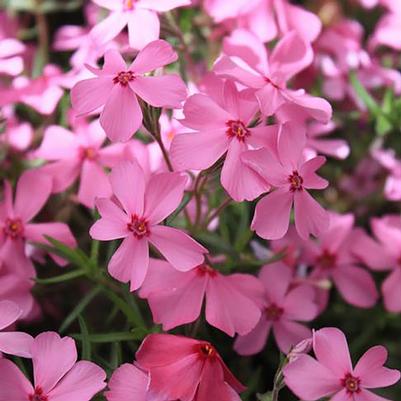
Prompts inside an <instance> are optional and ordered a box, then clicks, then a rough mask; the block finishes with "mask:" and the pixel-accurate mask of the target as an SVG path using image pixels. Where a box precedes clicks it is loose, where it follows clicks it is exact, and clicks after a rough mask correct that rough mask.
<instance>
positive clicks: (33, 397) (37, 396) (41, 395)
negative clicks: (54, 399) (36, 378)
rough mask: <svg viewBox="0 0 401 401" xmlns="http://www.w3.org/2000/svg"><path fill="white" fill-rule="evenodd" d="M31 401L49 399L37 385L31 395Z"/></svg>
mask: <svg viewBox="0 0 401 401" xmlns="http://www.w3.org/2000/svg"><path fill="white" fill-rule="evenodd" d="M29 401H48V397H47V395H46V394H44V393H43V390H42V389H41V388H40V387H36V388H35V392H34V393H33V394H31V395H30V396H29Z"/></svg>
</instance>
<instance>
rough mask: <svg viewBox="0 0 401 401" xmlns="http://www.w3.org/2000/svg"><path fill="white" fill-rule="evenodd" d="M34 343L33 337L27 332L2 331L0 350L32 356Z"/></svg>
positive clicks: (27, 356) (22, 355) (24, 356)
mask: <svg viewBox="0 0 401 401" xmlns="http://www.w3.org/2000/svg"><path fill="white" fill-rule="evenodd" d="M32 343H33V337H31V336H30V335H29V334H26V333H20V332H11V331H8V332H5V333H0V352H4V353H5V354H9V355H17V356H20V357H22V358H30V357H31V347H32Z"/></svg>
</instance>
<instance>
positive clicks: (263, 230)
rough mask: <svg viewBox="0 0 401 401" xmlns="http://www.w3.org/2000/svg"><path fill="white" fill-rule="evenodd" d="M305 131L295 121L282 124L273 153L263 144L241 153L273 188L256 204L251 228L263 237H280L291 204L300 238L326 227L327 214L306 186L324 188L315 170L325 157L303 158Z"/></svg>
mask: <svg viewBox="0 0 401 401" xmlns="http://www.w3.org/2000/svg"><path fill="white" fill-rule="evenodd" d="M305 142H306V137H305V132H304V131H303V130H302V129H299V127H296V126H295V125H292V124H289V123H286V124H284V125H282V127H281V131H280V133H279V137H278V142H277V153H276V154H274V153H272V152H271V151H270V150H268V149H266V148H264V149H259V150H254V151H249V152H247V153H244V154H243V155H242V160H243V162H244V163H246V164H248V165H249V166H250V167H252V168H253V169H254V170H255V171H256V172H258V173H259V174H260V175H261V176H262V177H264V178H265V179H266V181H267V182H269V183H270V184H271V185H272V186H273V187H275V188H276V189H275V190H274V191H273V192H271V193H269V194H268V195H266V196H265V197H264V198H263V199H261V200H260V201H259V202H258V204H257V205H256V210H255V215H254V218H253V221H252V225H251V227H252V229H253V230H255V231H256V233H257V234H258V235H259V236H260V237H262V238H265V239H280V238H282V237H283V236H284V235H285V234H286V232H287V231H288V226H289V221H290V212H291V209H292V205H293V204H294V212H295V228H296V229H297V232H298V234H299V235H300V237H301V238H308V236H309V235H310V234H313V235H314V236H319V235H320V234H321V233H322V232H324V231H325V230H326V229H327V226H328V215H327V213H326V211H325V210H324V209H323V208H322V207H321V206H320V205H319V204H318V203H317V202H316V201H315V200H314V199H313V198H312V196H311V195H310V194H309V192H308V191H307V189H324V188H326V187H327V185H328V183H327V181H326V180H324V179H323V178H321V177H319V176H318V175H317V174H316V173H315V172H316V170H317V169H318V168H320V167H321V166H322V165H323V164H324V163H325V161H326V159H325V158H324V157H323V156H318V157H315V158H313V159H310V160H308V161H304V159H303V157H302V152H303V149H304V147H305Z"/></svg>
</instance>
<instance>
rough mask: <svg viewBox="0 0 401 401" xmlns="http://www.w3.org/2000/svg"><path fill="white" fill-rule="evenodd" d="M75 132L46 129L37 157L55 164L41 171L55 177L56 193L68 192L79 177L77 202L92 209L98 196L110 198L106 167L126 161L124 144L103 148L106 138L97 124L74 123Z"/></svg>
mask: <svg viewBox="0 0 401 401" xmlns="http://www.w3.org/2000/svg"><path fill="white" fill-rule="evenodd" d="M73 128H74V129H75V133H73V132H71V131H68V130H67V129H65V128H63V127H59V126H57V125H53V126H50V127H48V128H47V129H46V131H45V133H44V137H43V141H42V144H41V146H40V147H39V149H38V150H37V151H36V152H35V156H37V157H39V158H42V159H45V160H49V161H53V163H50V164H47V165H46V166H45V167H43V168H42V170H43V171H44V172H46V173H47V174H48V175H50V176H51V177H52V178H53V192H61V191H64V190H65V189H67V188H68V187H69V186H70V185H71V184H73V183H74V181H75V180H76V179H77V178H78V176H80V178H81V179H80V185H79V190H78V200H79V201H80V202H81V203H82V204H83V205H85V206H87V207H89V208H93V207H94V205H95V198H96V197H109V196H111V187H110V182H109V179H108V177H107V175H106V172H105V170H104V169H105V167H113V165H114V164H116V163H117V162H118V161H119V160H122V159H123V152H124V145H122V144H114V145H110V146H105V147H102V145H103V143H104V142H105V140H106V135H105V134H104V131H103V130H102V128H101V127H100V125H99V123H98V121H94V122H92V123H91V124H88V123H87V122H86V121H80V122H79V124H75V127H73Z"/></svg>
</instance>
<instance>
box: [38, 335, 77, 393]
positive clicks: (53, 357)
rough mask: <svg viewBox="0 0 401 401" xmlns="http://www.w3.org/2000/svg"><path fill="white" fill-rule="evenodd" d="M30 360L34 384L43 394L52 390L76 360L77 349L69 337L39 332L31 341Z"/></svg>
mask: <svg viewBox="0 0 401 401" xmlns="http://www.w3.org/2000/svg"><path fill="white" fill-rule="evenodd" d="M31 352H32V362H33V371H34V377H35V385H36V386H40V387H41V388H42V389H43V390H44V392H45V394H46V393H48V392H49V391H51V390H53V389H54V387H55V386H56V385H57V383H58V382H59V381H60V380H61V378H62V377H63V376H64V375H65V374H66V373H67V372H68V371H69V370H70V369H71V368H72V367H73V366H74V364H75V362H76V361H77V349H76V346H75V342H74V340H73V339H72V338H71V337H64V338H61V337H60V336H59V335H58V334H57V333H55V332H50V331H49V332H44V333H42V334H39V335H38V336H37V337H36V338H35V339H34V341H33V344H32V347H31Z"/></svg>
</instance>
